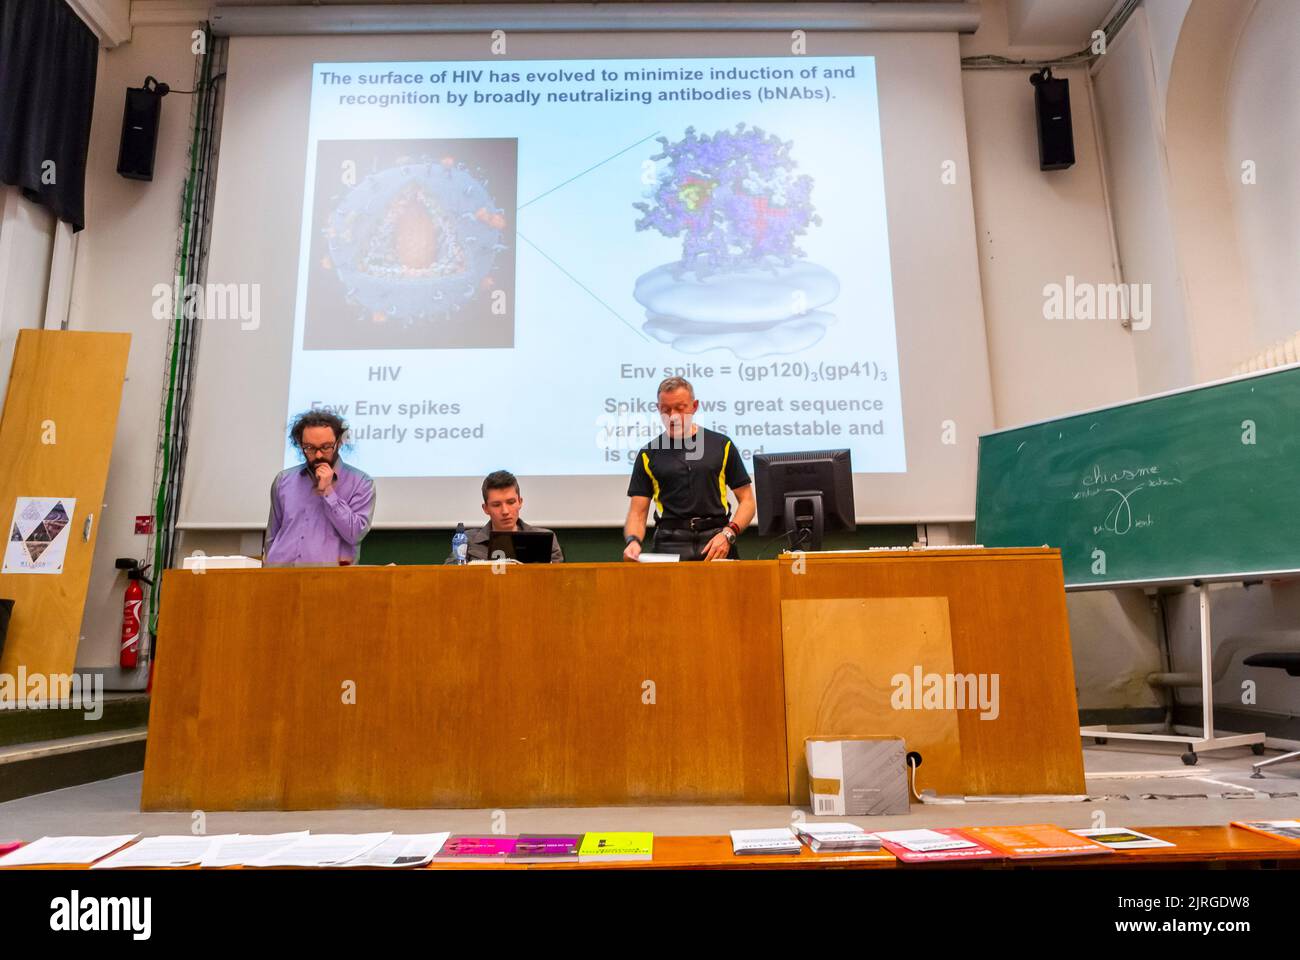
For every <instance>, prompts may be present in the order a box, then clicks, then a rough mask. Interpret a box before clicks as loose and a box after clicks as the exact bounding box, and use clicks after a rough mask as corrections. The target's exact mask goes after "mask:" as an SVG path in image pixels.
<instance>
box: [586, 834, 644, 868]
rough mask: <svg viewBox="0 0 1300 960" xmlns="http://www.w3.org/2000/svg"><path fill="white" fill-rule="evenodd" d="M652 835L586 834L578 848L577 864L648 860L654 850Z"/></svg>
mask: <svg viewBox="0 0 1300 960" xmlns="http://www.w3.org/2000/svg"><path fill="white" fill-rule="evenodd" d="M654 838H655V835H654V834H653V833H588V834H586V835H585V836H583V838H582V846H581V847H579V848H578V862H579V863H612V862H614V861H616V860H649V859H651V855H652V853H653V849H654Z"/></svg>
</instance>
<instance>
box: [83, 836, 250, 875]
mask: <svg viewBox="0 0 1300 960" xmlns="http://www.w3.org/2000/svg"><path fill="white" fill-rule="evenodd" d="M228 839H230V837H228V836H215V837H203V836H200V837H196V836H193V835H185V834H183V835H181V836H177V837H145V838H144V839H143V840H141V841H140V842H139V843H133V844H131V846H129V847H127V848H126V849H125V850H121V851H119V852H117V853H115V854H113V855H112V856H111V857H108V858H107V859H104V860H100V861H99V862H98V863H96V864H95V865H94V866H92V867H91V868H90V869H92V870H121V869H125V868H127V867H192V866H195V865H196V864H198V863H199V862H201V861H202V860H203V857H204V856H205V855H206V854H207V852H208V851H209V850H210V849H212V846H213V844H216V843H219V842H220V841H222V840H228Z"/></svg>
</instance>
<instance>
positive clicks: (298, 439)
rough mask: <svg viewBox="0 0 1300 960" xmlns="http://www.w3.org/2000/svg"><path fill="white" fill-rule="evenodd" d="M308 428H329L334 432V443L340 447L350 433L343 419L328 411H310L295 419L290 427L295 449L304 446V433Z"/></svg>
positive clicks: (290, 435)
mask: <svg viewBox="0 0 1300 960" xmlns="http://www.w3.org/2000/svg"><path fill="white" fill-rule="evenodd" d="M308 427H329V428H330V429H331V430H333V431H334V442H335V443H336V444H338V445H339V446H342V445H343V437H344V436H345V435H346V434H347V432H348V425H347V424H346V423H344V422H343V418H342V417H340V416H337V415H336V414H333V413H330V412H329V411H328V410H308V411H307V412H306V413H300V414H298V416H297V417H295V418H294V421H293V425H292V426H291V427H289V439H290V440H291V441H293V445H294V446H295V447H301V446H302V432H303V431H304V430H306V429H307V428H308Z"/></svg>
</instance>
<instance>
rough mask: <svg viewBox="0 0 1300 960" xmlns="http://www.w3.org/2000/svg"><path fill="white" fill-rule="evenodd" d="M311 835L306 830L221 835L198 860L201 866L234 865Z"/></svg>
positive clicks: (272, 851)
mask: <svg viewBox="0 0 1300 960" xmlns="http://www.w3.org/2000/svg"><path fill="white" fill-rule="evenodd" d="M308 836H311V834H310V832H309V831H307V830H299V831H297V832H295V833H269V834H251V833H239V834H235V835H234V836H229V837H222V838H221V842H220V843H218V844H216V845H214V846H213V847H212V849H210V850H209V851H208V852H207V854H206V855H205V856H204V857H203V859H202V860H200V861H199V866H202V867H235V866H243V865H244V864H246V863H248V862H250V861H252V860H256V859H259V858H261V857H265V856H269V855H271V854H274V853H278V852H279V851H281V850H283V849H284V848H285V847H287V846H289V845H290V844H291V843H294V842H296V841H298V840H301V839H302V838H303V837H308Z"/></svg>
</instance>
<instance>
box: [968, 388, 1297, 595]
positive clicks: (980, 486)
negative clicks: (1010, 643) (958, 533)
mask: <svg viewBox="0 0 1300 960" xmlns="http://www.w3.org/2000/svg"><path fill="white" fill-rule="evenodd" d="M1288 374H1289V375H1293V376H1300V362H1297V363H1290V364H1285V365H1281V366H1277V367H1271V368H1269V369H1267V370H1257V371H1250V372H1247V373H1243V374H1237V375H1234V376H1230V377H1223V378H1221V379H1218V380H1212V381H1207V382H1205V383H1198V384H1194V385H1191V386H1187V387H1179V388H1177V389H1174V390H1166V391H1162V392H1160V393H1153V394H1148V395H1145V396H1141V397H1135V398H1134V399H1132V400H1126V401H1121V402H1118V403H1111V404H1105V405H1102V406H1097V407H1090V408H1088V409H1085V410H1079V411H1074V412H1071V413H1068V414H1063V415H1061V416H1056V417H1048V418H1045V419H1042V420H1036V421H1031V422H1028V423H1023V424H1018V425H1016V426H1010V427H1003V428H1000V429H998V430H992V431H989V432H987V433H984V434H981V435H980V437H979V450H978V453H977V460H976V462H977V472H976V507H975V541H976V542H977V543H983V544H986V545H987V546H1000V547H1001V546H1021V547H1026V546H1047V545H1050V546H1054V547H1058V548H1060V549H1061V553H1062V570H1063V574H1064V579H1065V588H1066V590H1067V591H1085V590H1113V589H1119V588H1125V587H1173V586H1185V585H1188V584H1192V585H1199V584H1204V583H1231V582H1243V581H1258V580H1265V579H1283V578H1290V577H1297V576H1300V553H1298V554H1297V565H1295V566H1281V567H1278V566H1260V567H1257V568H1250V569H1243V570H1227V569H1200V570H1194V569H1189V570H1187V571H1186V572H1180V573H1178V574H1176V575H1160V576H1151V577H1115V578H1108V577H1106V576H1104V575H1102V576H1099V577H1089V578H1087V579H1079V578H1077V577H1075V576H1072V575H1071V571H1070V568H1069V566H1068V564H1067V563H1066V547H1067V545H1066V544H1062V543H1056V544H1039V543H1033V544H1030V543H1015V544H1011V543H1003V542H1001V541H1000V540H998V539H997V537H996V536H995V537H993V538H992V541H997V542H992V541H991V540H990V538H989V537H988V535H987V528H988V521H987V512H986V511H987V510H988V504H987V503H986V502H984V497H983V496H982V495H983V494H984V491H985V489H986V487H985V484H984V483H983V482H982V479H983V477H982V471H983V470H984V468H985V466H986V462H985V453H986V450H987V446H986V440H988V439H989V438H992V437H998V436H1001V435H1003V434H1008V433H1016V432H1019V431H1026V430H1032V429H1034V428H1039V427H1043V426H1047V425H1050V424H1057V423H1065V422H1067V421H1073V420H1076V419H1077V418H1081V417H1088V416H1091V415H1094V414H1098V413H1105V412H1109V411H1115V410H1120V409H1123V408H1133V407H1138V406H1141V405H1143V404H1147V403H1151V402H1153V401H1159V400H1163V399H1166V398H1169V397H1175V396H1179V395H1184V394H1191V393H1199V392H1203V391H1208V390H1214V389H1215V388H1221V387H1224V386H1228V385H1231V384H1237V383H1241V382H1243V381H1250V380H1262V379H1265V378H1269V377H1273V376H1278V375H1288ZM1297 432H1298V433H1300V427H1298V428H1297ZM982 528H983V529H982Z"/></svg>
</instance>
